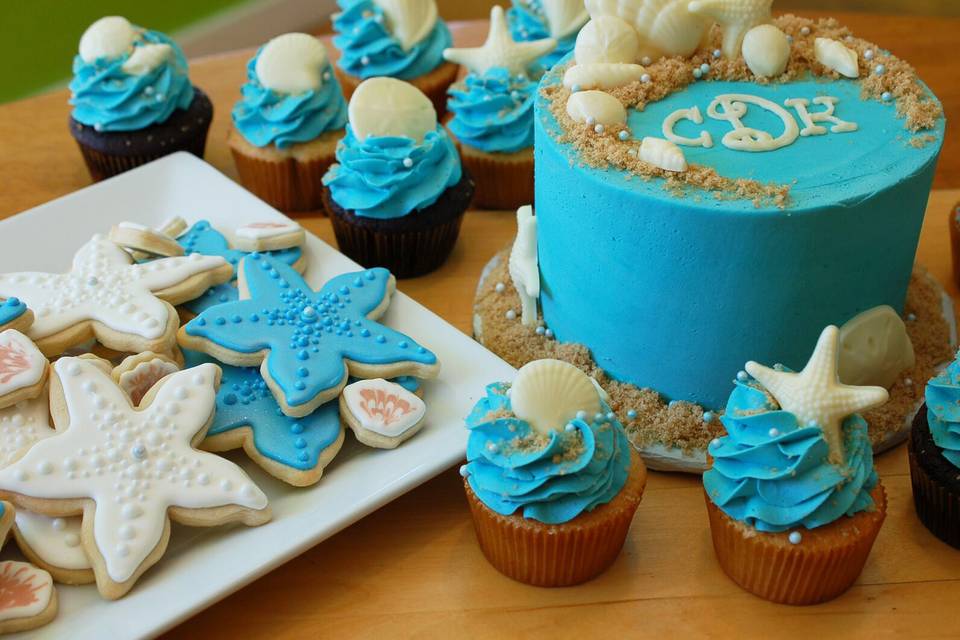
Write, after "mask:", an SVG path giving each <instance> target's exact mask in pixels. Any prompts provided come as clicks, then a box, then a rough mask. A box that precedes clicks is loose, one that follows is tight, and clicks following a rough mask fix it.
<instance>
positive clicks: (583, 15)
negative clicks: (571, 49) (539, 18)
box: [540, 0, 590, 40]
mask: <svg viewBox="0 0 960 640" xmlns="http://www.w3.org/2000/svg"><path fill="white" fill-rule="evenodd" d="M540 5H541V6H542V7H543V15H544V17H545V18H546V19H547V26H548V27H549V28H550V37H551V38H555V39H557V40H559V39H560V38H566V37H567V36H569V35H570V34H572V33H575V32H576V31H577V30H578V29H579V28H580V27H582V26H583V25H584V24H585V23H586V22H587V20H589V19H590V16H589V14H587V9H586V7H584V6H583V0H541V3H540Z"/></svg>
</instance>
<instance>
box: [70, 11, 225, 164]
mask: <svg viewBox="0 0 960 640" xmlns="http://www.w3.org/2000/svg"><path fill="white" fill-rule="evenodd" d="M70 92H71V97H70V104H71V105H72V106H73V110H72V111H71V114H70V133H71V134H72V135H73V137H74V139H75V140H76V141H77V144H78V145H79V147H80V151H81V152H82V154H83V158H84V161H85V162H86V164H87V168H88V169H89V171H90V175H91V177H92V178H93V179H94V180H102V179H104V178H108V177H110V176H112V175H116V174H117V173H120V172H122V171H126V170H128V169H132V168H133V167H136V166H139V165H141V164H144V163H146V162H150V161H151V160H155V159H157V158H159V157H161V156H164V155H167V154H170V153H175V152H177V151H189V152H191V153H193V154H194V155H197V156H199V157H203V152H204V147H205V146H206V141H207V130H208V129H209V127H210V121H211V120H212V118H213V105H212V104H211V103H210V100H209V99H208V98H207V96H206V95H205V94H204V93H203V92H202V91H201V90H200V89H198V88H197V87H194V86H193V85H192V84H191V83H190V78H189V76H188V75H187V60H186V58H185V57H184V55H183V51H182V50H181V49H180V47H179V46H178V45H177V44H176V43H175V42H174V41H173V40H171V39H170V38H169V37H167V36H166V35H164V34H162V33H160V32H159V31H152V30H149V29H144V28H142V27H138V26H136V25H132V24H130V22H129V21H128V20H127V19H126V18H122V17H119V16H110V17H106V18H101V19H100V20H97V21H96V22H94V23H93V24H92V25H90V27H89V28H88V29H87V30H86V31H85V32H84V34H83V37H81V39H80V47H79V53H78V54H77V55H76V56H75V57H74V60H73V79H72V80H71V82H70Z"/></svg>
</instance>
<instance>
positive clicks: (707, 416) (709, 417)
mask: <svg viewBox="0 0 960 640" xmlns="http://www.w3.org/2000/svg"><path fill="white" fill-rule="evenodd" d="M703 421H704V422H713V411H704V412H703Z"/></svg>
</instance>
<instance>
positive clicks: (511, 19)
mask: <svg viewBox="0 0 960 640" xmlns="http://www.w3.org/2000/svg"><path fill="white" fill-rule="evenodd" d="M541 7H542V5H541V0H527V1H526V2H525V1H524V0H513V1H512V6H511V7H510V8H509V9H507V24H508V25H509V26H510V35H511V36H513V39H514V40H516V41H518V42H529V41H531V40H542V39H544V38H550V37H552V36H551V35H550V27H549V25H548V24H547V20H546V17H545V16H544V14H543V9H542V8H541ZM577 33H578V32H577V31H574V32H573V33H572V34H571V35H569V36H566V37H565V38H558V39H557V48H556V49H554V50H553V51H551V52H550V53H548V54H546V55H545V56H543V57H542V58H540V64H542V65H543V66H544V68H546V69H550V68H552V67H553V66H554V65H555V64H557V63H558V62H560V60H561V59H562V58H563V57H564V56H565V55H567V54H568V53H570V52H571V51H573V48H574V47H575V46H576V44H577Z"/></svg>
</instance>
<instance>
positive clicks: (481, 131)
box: [447, 67, 537, 153]
mask: <svg viewBox="0 0 960 640" xmlns="http://www.w3.org/2000/svg"><path fill="white" fill-rule="evenodd" d="M536 91H537V85H536V83H535V82H531V81H530V80H529V79H528V78H527V77H526V76H511V75H510V72H509V71H507V70H506V69H504V68H502V67H496V68H494V69H491V70H489V71H487V72H486V73H484V74H483V75H479V76H478V75H476V74H474V73H471V74H470V75H468V76H467V77H466V79H465V80H464V83H463V85H455V87H454V88H452V89H450V91H449V93H450V100H449V102H448V103H447V106H448V107H449V108H450V111H452V112H453V114H454V115H453V119H452V120H450V122H449V123H447V127H448V128H449V129H450V131H451V132H453V135H455V136H456V137H457V139H458V140H460V142H462V143H464V144H467V145H470V146H471V147H473V148H475V149H479V150H480V151H484V152H486V153H513V152H515V151H520V150H521V149H528V148H530V147H532V146H533V103H534V97H535V96H536Z"/></svg>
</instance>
